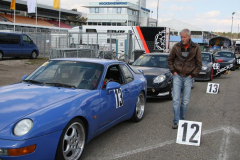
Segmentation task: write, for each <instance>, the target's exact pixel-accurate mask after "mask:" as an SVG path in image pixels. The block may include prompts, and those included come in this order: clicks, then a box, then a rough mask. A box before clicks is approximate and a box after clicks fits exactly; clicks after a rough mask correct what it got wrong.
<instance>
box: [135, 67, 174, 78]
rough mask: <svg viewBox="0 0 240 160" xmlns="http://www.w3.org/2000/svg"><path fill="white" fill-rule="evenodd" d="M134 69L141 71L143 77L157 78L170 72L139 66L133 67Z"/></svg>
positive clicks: (163, 69)
mask: <svg viewBox="0 0 240 160" xmlns="http://www.w3.org/2000/svg"><path fill="white" fill-rule="evenodd" d="M133 67H134V68H136V69H140V70H142V71H143V73H144V75H145V76H159V75H161V74H165V73H168V72H170V71H169V69H167V68H157V67H141V66H133Z"/></svg>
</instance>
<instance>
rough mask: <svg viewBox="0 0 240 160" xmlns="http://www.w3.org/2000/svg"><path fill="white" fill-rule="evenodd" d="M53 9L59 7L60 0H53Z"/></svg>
mask: <svg viewBox="0 0 240 160" xmlns="http://www.w3.org/2000/svg"><path fill="white" fill-rule="evenodd" d="M53 9H60V0H53Z"/></svg>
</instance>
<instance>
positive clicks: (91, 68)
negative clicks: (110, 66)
mask: <svg viewBox="0 0 240 160" xmlns="http://www.w3.org/2000/svg"><path fill="white" fill-rule="evenodd" d="M103 69H104V66H103V65H101V64H97V63H89V62H78V61H62V60H61V61H60V60H49V61H47V62H45V63H44V64H43V65H42V66H40V67H39V68H38V69H37V70H35V71H34V72H33V73H32V74H31V75H29V76H28V77H27V78H26V79H25V80H23V83H34V84H42V85H50V86H56V87H66V88H77V89H90V90H93V89H96V88H97V86H98V84H99V81H100V80H101V76H102V73H103Z"/></svg>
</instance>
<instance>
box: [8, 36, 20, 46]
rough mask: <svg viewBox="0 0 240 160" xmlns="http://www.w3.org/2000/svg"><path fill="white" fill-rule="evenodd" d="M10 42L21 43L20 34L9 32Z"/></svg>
mask: <svg viewBox="0 0 240 160" xmlns="http://www.w3.org/2000/svg"><path fill="white" fill-rule="evenodd" d="M8 38H9V39H8V40H9V44H19V43H20V41H21V40H20V35H14V34H9V35H8Z"/></svg>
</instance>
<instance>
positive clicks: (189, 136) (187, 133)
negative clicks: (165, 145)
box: [176, 120, 202, 146]
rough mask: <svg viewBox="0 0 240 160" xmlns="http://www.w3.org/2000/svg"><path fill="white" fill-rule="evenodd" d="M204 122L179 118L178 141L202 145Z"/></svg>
mask: <svg viewBox="0 0 240 160" xmlns="http://www.w3.org/2000/svg"><path fill="white" fill-rule="evenodd" d="M201 132H202V122H195V121H185V120H179V122H178V134H177V141H176V143H179V144H186V145H193V146H200V139H201Z"/></svg>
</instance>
